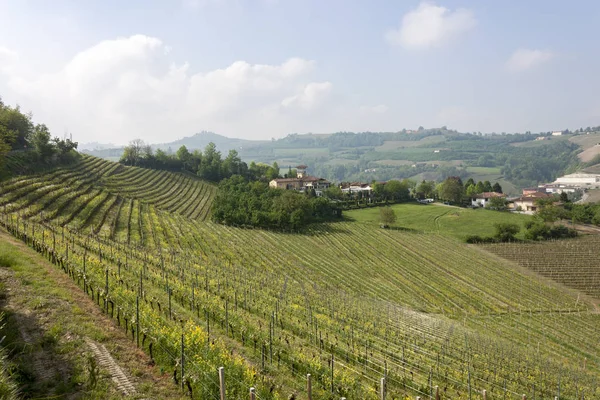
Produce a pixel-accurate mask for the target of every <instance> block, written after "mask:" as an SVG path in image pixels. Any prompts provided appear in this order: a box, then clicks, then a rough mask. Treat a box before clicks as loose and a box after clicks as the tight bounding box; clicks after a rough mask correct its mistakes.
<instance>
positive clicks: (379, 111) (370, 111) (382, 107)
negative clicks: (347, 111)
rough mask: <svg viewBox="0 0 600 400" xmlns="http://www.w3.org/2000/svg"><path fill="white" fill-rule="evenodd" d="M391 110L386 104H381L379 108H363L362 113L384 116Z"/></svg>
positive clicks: (361, 108)
mask: <svg viewBox="0 0 600 400" xmlns="http://www.w3.org/2000/svg"><path fill="white" fill-rule="evenodd" d="M388 109H389V107H388V106H386V105H385V104H379V105H377V106H361V107H360V111H361V112H362V113H366V114H384V113H386V112H387V110H388Z"/></svg>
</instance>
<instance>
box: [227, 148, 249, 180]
mask: <svg viewBox="0 0 600 400" xmlns="http://www.w3.org/2000/svg"><path fill="white" fill-rule="evenodd" d="M247 169H248V167H247V165H246V163H243V162H242V159H241V158H240V156H239V154H238V152H237V151H236V150H233V149H232V150H229V154H227V157H225V160H223V168H222V176H223V177H225V178H229V177H230V176H232V175H244V174H245V171H246V170H247Z"/></svg>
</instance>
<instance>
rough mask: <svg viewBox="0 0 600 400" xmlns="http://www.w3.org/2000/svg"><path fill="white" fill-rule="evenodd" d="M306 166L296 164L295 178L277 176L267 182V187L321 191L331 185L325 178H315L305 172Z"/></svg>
mask: <svg viewBox="0 0 600 400" xmlns="http://www.w3.org/2000/svg"><path fill="white" fill-rule="evenodd" d="M307 169H308V167H307V166H306V165H298V166H297V167H296V178H279V179H273V180H272V181H271V182H269V187H270V188H274V189H285V190H300V191H304V190H308V189H315V191H321V190H324V189H327V188H328V187H329V186H331V182H329V181H328V180H327V179H325V178H317V177H315V176H310V175H307V174H306V170H307Z"/></svg>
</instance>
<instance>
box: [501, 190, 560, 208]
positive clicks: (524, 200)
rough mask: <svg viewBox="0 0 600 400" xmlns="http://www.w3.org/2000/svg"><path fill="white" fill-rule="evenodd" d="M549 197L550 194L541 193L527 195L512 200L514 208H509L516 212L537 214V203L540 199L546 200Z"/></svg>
mask: <svg viewBox="0 0 600 400" xmlns="http://www.w3.org/2000/svg"><path fill="white" fill-rule="evenodd" d="M548 197H550V195H549V194H546V193H539V192H537V193H531V194H525V195H523V196H521V197H518V198H516V199H514V200H512V203H511V204H512V206H509V207H510V208H512V209H514V210H521V211H527V212H535V211H537V205H536V204H535V202H536V201H538V200H539V199H546V198H548Z"/></svg>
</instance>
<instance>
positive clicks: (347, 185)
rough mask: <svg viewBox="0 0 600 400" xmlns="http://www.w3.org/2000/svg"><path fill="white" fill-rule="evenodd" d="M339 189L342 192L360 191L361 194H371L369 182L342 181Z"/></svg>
mask: <svg viewBox="0 0 600 400" xmlns="http://www.w3.org/2000/svg"><path fill="white" fill-rule="evenodd" d="M340 189H342V193H348V194H353V193H359V192H360V193H362V194H363V195H365V194H371V192H372V190H373V188H372V187H371V185H370V184H369V183H362V182H342V183H341V184H340Z"/></svg>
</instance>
